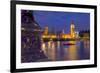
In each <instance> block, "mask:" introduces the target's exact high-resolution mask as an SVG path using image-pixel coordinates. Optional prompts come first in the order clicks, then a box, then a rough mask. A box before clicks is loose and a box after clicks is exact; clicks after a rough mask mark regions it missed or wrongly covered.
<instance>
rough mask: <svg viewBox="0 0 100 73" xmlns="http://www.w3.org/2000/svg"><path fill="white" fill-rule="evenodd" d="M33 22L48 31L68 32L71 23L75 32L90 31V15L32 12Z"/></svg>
mask: <svg viewBox="0 0 100 73" xmlns="http://www.w3.org/2000/svg"><path fill="white" fill-rule="evenodd" d="M33 16H34V18H35V21H36V22H37V23H38V24H39V26H40V27H41V28H42V29H43V28H44V27H45V26H48V27H49V31H52V30H55V31H62V30H64V32H65V33H68V32H69V31H70V24H71V22H72V21H73V22H74V24H75V30H76V31H82V30H83V31H84V30H90V14H89V13H79V12H77V13H76V12H56V11H37V10H34V11H33Z"/></svg>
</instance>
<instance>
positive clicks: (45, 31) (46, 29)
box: [44, 26, 48, 35]
mask: <svg viewBox="0 0 100 73" xmlns="http://www.w3.org/2000/svg"><path fill="white" fill-rule="evenodd" d="M44 34H45V35H47V34H48V26H45V27H44Z"/></svg>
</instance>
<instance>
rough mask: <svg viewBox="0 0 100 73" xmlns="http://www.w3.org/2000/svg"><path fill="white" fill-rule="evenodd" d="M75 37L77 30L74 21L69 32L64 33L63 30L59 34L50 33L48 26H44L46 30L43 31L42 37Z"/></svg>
mask: <svg viewBox="0 0 100 73" xmlns="http://www.w3.org/2000/svg"><path fill="white" fill-rule="evenodd" d="M75 37H76V31H75V25H74V22H73V21H72V22H71V24H70V32H69V33H64V31H63V30H62V31H61V32H59V33H58V34H56V33H50V32H49V27H48V26H45V27H44V30H43V33H42V38H47V39H55V38H61V39H73V38H75Z"/></svg>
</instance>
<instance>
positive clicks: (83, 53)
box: [41, 40, 90, 61]
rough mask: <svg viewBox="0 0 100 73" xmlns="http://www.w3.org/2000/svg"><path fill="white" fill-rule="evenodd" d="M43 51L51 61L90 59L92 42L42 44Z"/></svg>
mask: <svg viewBox="0 0 100 73" xmlns="http://www.w3.org/2000/svg"><path fill="white" fill-rule="evenodd" d="M41 49H42V50H43V51H44V54H45V55H46V56H47V57H48V59H49V60H51V61H64V60H85V59H90V41H89V40H77V41H52V40H51V41H48V42H42V45H41Z"/></svg>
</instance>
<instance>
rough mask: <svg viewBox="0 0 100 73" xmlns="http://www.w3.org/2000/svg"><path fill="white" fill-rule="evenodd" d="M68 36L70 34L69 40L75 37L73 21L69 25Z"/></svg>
mask: <svg viewBox="0 0 100 73" xmlns="http://www.w3.org/2000/svg"><path fill="white" fill-rule="evenodd" d="M70 34H71V38H74V37H75V25H74V22H73V21H72V22H71V25H70Z"/></svg>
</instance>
